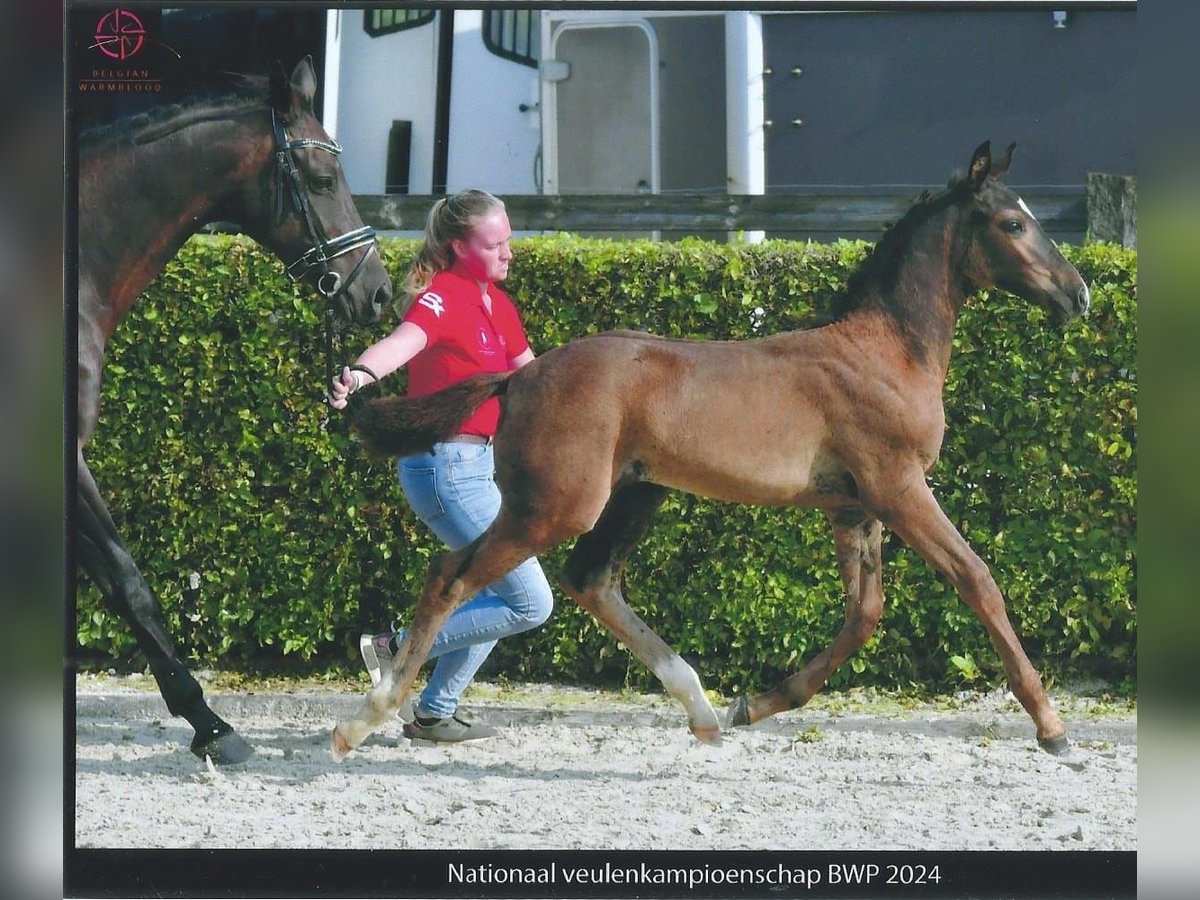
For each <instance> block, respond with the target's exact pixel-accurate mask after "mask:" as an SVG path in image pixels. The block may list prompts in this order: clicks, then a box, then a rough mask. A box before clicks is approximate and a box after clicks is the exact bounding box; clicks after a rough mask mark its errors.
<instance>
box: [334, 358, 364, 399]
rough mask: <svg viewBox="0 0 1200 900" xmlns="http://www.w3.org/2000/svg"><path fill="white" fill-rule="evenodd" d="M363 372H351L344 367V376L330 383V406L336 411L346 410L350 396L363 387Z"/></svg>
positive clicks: (347, 367)
mask: <svg viewBox="0 0 1200 900" xmlns="http://www.w3.org/2000/svg"><path fill="white" fill-rule="evenodd" d="M362 378H363V373H362V372H351V371H350V367H349V366H342V374H341V375H339V376H338V377H337V378H335V379H333V381H331V382H329V405H330V406H332V407H333V408H334V409H345V408H346V403H347V402H349V400H350V395H351V394H353V393H354V392H355V391H357V390H358V389H359V388H361V387H362Z"/></svg>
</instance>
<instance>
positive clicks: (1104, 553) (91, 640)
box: [78, 237, 1137, 691]
mask: <svg viewBox="0 0 1200 900" xmlns="http://www.w3.org/2000/svg"><path fill="white" fill-rule="evenodd" d="M381 250H382V254H383V257H384V260H385V263H386V264H387V266H388V268H389V270H390V271H391V272H392V273H393V277H395V278H396V279H397V281H399V280H400V278H401V277H402V275H403V271H404V269H405V266H406V265H407V262H408V260H409V259H410V258H411V255H412V253H413V252H414V250H415V245H414V244H413V243H412V242H410V241H404V240H389V241H385V242H384V243H383V245H382V248H381ZM866 250H867V245H866V244H863V243H861V242H838V243H833V244H803V243H796V242H784V241H772V242H766V243H763V244H759V245H755V246H735V245H723V244H712V243H707V242H702V241H696V240H686V241H682V242H679V243H665V244H663V243H651V242H609V241H601V240H584V239H579V238H574V237H559V238H529V239H525V240H522V241H519V242H518V243H517V251H516V252H517V256H516V260H515V262H514V266H513V270H512V274H511V275H510V279H509V282H508V285H507V287H508V288H509V289H510V291H511V292H512V293H513V295H514V296H515V297H516V298H517V299H518V302H519V304H520V306H521V308H522V311H523V315H524V318H525V321H526V326H527V329H528V332H529V335H530V339H531V341H532V342H533V345H534V347H535V349H536V350H546V349H549V348H550V347H553V346H556V345H558V344H560V343H563V342H565V341H568V340H570V339H572V338H575V337H579V336H581V335H584V334H589V333H593V332H597V331H601V330H605V329H609V328H617V327H621V328H639V329H644V330H647V331H651V332H655V333H659V334H666V335H678V336H691V337H707V338H735V339H736V338H744V337H748V336H751V335H753V334H755V333H769V332H775V331H779V330H784V329H790V328H796V327H801V326H802V325H803V324H804V323H806V322H807V321H809V320H810V319H811V316H812V315H813V314H814V312H819V311H820V310H822V309H823V308H824V307H825V306H826V305H827V304H828V301H829V300H830V298H831V297H832V296H833V294H834V293H835V292H836V291H837V290H838V288H839V287H840V286H841V285H842V284H843V283H844V281H845V278H846V276H847V274H848V272H849V271H850V269H851V268H852V267H853V266H854V264H855V263H856V262H857V261H858V260H860V259H861V258H862V257H863V255H864V254H865V252H866ZM1064 250H1065V251H1066V252H1067V253H1068V255H1069V256H1070V258H1071V260H1072V261H1073V262H1074V263H1075V264H1076V266H1077V267H1078V268H1079V269H1080V272H1081V274H1083V276H1084V278H1085V279H1087V280H1088V282H1089V283H1090V284H1091V286H1092V289H1093V298H1094V306H1093V311H1092V312H1091V314H1090V315H1089V316H1088V317H1087V318H1086V319H1084V320H1082V321H1080V322H1076V323H1075V324H1073V325H1072V326H1071V327H1070V328H1069V329H1068V330H1067V331H1066V332H1065V333H1064V332H1061V331H1058V330H1056V329H1054V328H1051V327H1048V325H1047V320H1046V317H1045V316H1044V315H1043V314H1042V313H1041V312H1040V311H1038V310H1036V309H1033V308H1031V307H1029V306H1028V305H1027V304H1024V303H1023V302H1021V301H1018V300H1016V299H1015V298H1012V297H1009V296H1007V295H1005V294H1002V293H1001V292H992V293H990V294H984V295H980V296H979V297H977V298H975V299H974V300H973V301H972V302H971V303H970V304H968V307H967V310H966V311H965V312H964V315H963V316H962V319H961V322H960V325H959V329H958V334H957V338H956V355H955V358H954V360H953V362H952V363H951V371H950V376H949V380H948V383H947V386H946V393H945V397H946V409H947V430H946V439H945V444H944V446H943V452H942V456H941V460H940V461H939V463H938V464H937V466H936V467H935V469H934V470H933V472H932V475H931V478H932V480H933V482H934V483H935V490H936V492H937V494H938V496H939V497H940V499H941V501H942V504H943V507H944V508H945V510H946V512H947V513H948V514H949V516H950V518H951V520H952V521H954V522H955V523H956V524H957V525H958V526H959V527H960V528H961V529H962V531H963V533H964V534H965V535H966V537H967V538H968V540H969V541H970V542H971V543H972V545H973V546H974V547H975V549H976V550H977V551H978V552H979V553H980V554H981V555H982V556H983V558H984V559H985V560H987V561H988V562H989V564H990V565H991V567H992V571H993V573H994V575H995V577H996V580H997V582H998V583H999V584H1000V586H1001V589H1002V590H1004V592H1005V594H1006V596H1007V598H1008V603H1009V610H1010V615H1011V616H1012V618H1013V621H1014V624H1015V625H1016V627H1017V629H1018V632H1019V633H1020V635H1021V636H1022V639H1023V641H1024V643H1025V646H1026V648H1027V649H1028V651H1029V653H1030V655H1031V656H1032V657H1033V658H1034V660H1035V662H1036V663H1037V664H1038V665H1040V666H1041V667H1042V668H1043V669H1045V670H1047V671H1049V672H1052V673H1054V672H1058V673H1066V672H1071V673H1075V674H1078V673H1084V674H1089V675H1095V676H1100V677H1104V678H1107V679H1110V680H1116V681H1125V682H1126V683H1127V684H1130V683H1132V680H1133V678H1134V677H1135V672H1136V588H1135V567H1136V551H1135V528H1136V518H1135V507H1136V503H1135V500H1136V488H1137V481H1136V424H1137V413H1136V406H1135V384H1136V374H1135V372H1136V370H1135V366H1136V362H1135V353H1136V329H1135V323H1136V287H1135V285H1136V276H1137V258H1136V254H1135V253H1134V252H1131V251H1125V250H1122V249H1120V248H1117V247H1114V246H1111V245H1103V244H1096V245H1089V246H1086V247H1066V248H1064ZM317 310H318V304H317V300H316V298H315V297H314V296H312V295H310V294H308V293H306V292H304V291H301V290H298V289H296V288H295V287H293V286H292V285H291V284H290V283H288V282H287V280H286V279H285V278H284V277H283V274H282V271H281V266H280V264H279V263H278V262H277V261H276V260H275V259H274V258H273V257H270V256H268V255H266V254H265V253H264V252H263V251H261V250H259V249H258V248H257V247H256V246H254V245H253V244H251V243H250V242H248V241H247V240H245V239H240V238H230V237H209V238H195V239H193V240H192V241H191V242H189V244H188V245H187V246H186V247H185V248H184V249H183V251H182V252H181V253H180V254H179V256H178V257H177V258H176V259H175V260H174V261H173V262H172V263H171V265H170V266H169V268H168V269H167V271H166V272H164V273H163V274H162V275H161V276H160V277H159V278H158V279H157V280H156V281H155V283H154V284H153V285H152V286H151V287H150V289H149V290H148V291H147V292H146V295H145V296H144V297H143V298H142V299H141V301H140V302H139V303H138V304H137V305H136V307H135V309H134V311H133V313H132V314H131V315H130V317H129V321H127V322H126V323H125V324H124V326H123V327H122V328H121V329H120V330H119V331H118V333H117V335H116V337H114V339H113V341H112V343H111V345H110V349H109V362H108V367H107V372H106V383H105V388H104V406H103V409H102V418H101V425H100V428H99V430H98V433H97V435H96V437H95V438H94V439H93V442H92V444H91V446H90V448H89V459H90V461H91V465H92V468H93V471H94V473H95V475H96V478H97V481H98V483H99V484H100V487H101V490H102V492H103V493H104V494H105V496H106V497H108V498H110V502H111V505H112V511H113V515H114V518H115V520H116V522H117V525H118V528H119V529H120V530H121V532H122V533H123V535H124V536H125V537H126V539H127V541H128V543H129V544H130V547H131V548H132V550H133V553H134V555H135V558H136V559H138V560H139V562H140V564H141V566H142V567H143V571H144V572H145V574H146V576H147V578H148V579H149V581H150V582H151V584H152V585H153V586H154V587H155V589H156V590H157V591H158V593H159V595H160V597H161V598H162V601H163V604H164V606H165V608H166V612H167V617H168V620H169V624H170V627H171V629H172V632H173V633H174V634H176V635H178V636H180V637H181V639H182V643H184V644H185V646H186V647H187V648H188V649H189V651H190V652H191V653H192V654H194V655H195V656H196V657H197V658H198V659H199V660H200V661H202V662H203V663H204V664H206V665H220V666H228V667H242V666H256V667H257V666H262V665H264V664H266V665H282V664H290V665H292V667H295V666H296V665H297V664H302V665H303V666H304V667H314V668H322V667H327V666H328V665H330V664H331V663H335V664H340V663H346V662H349V661H350V657H351V652H350V651H349V650H348V649H347V647H346V644H345V642H344V634H345V633H346V632H348V631H351V630H353V629H356V628H357V627H358V626H360V625H361V626H366V625H377V624H380V623H383V622H386V621H388V620H389V619H392V618H394V617H395V618H400V619H401V620H403V619H404V618H405V616H407V615H408V614H410V613H411V607H412V602H413V600H414V598H415V597H416V595H417V594H418V592H419V588H420V585H421V584H422V582H423V579H424V576H425V573H426V570H427V567H428V565H429V562H430V559H431V557H432V556H433V555H434V554H435V553H436V552H437V551H438V549H439V548H438V545H437V542H436V540H435V539H433V538H432V536H431V535H430V534H429V533H428V532H427V530H426V529H425V528H424V526H423V525H421V523H420V522H419V521H418V520H416V518H415V517H414V516H413V515H412V514H411V512H409V510H408V509H407V506H406V505H405V503H404V500H403V497H402V495H401V494H400V491H399V488H398V487H397V486H396V485H395V481H394V476H393V472H392V469H391V466H390V465H388V464H386V463H381V462H371V461H369V460H367V459H366V458H364V456H363V455H362V454H361V453H360V452H359V451H358V449H357V446H356V445H355V444H354V442H353V441H352V440H351V439H350V438H349V437H348V436H347V434H346V431H345V428H344V423H343V422H342V421H341V420H340V419H337V418H335V419H334V420H333V421H332V422H330V423H329V424H328V427H326V424H325V420H326V409H325V407H324V405H323V404H322V402H321V381H322V378H323V374H322V373H323V368H324V363H323V357H322V337H321V332H320V322H319V316H318V311H317ZM388 327H390V326H389V325H388V324H384V325H381V326H379V327H378V328H376V329H373V330H370V331H369V332H361V331H360V332H359V333H356V334H352V335H350V336H349V338H348V343H347V348H346V351H345V355H346V357H347V359H349V358H352V357H353V356H354V355H356V354H357V353H358V352H359V350H360V349H361V348H362V347H365V346H366V345H367V344H368V343H369V342H370V341H372V340H374V339H375V338H377V337H378V336H381V335H382V334H383V333H385V331H386V329H387V328H388ZM756 327H757V329H758V331H757V332H756V330H755V329H756ZM399 385H400V381H398V380H396V383H395V384H393V385H391V389H392V390H396V389H398V388H399ZM567 549H569V548H567V547H563V548H559V549H558V550H556V551H554V552H553V553H551V554H548V555H547V556H546V557H545V558H544V560H543V562H544V563H545V565H546V567H547V569H548V571H549V572H550V574H551V577H552V579H553V577H554V574H555V572H556V570H557V569H558V567H559V566H560V564H561V562H562V560H563V559H564V558H565V553H566V550H567ZM884 556H885V564H886V569H885V588H886V593H887V598H888V606H887V610H886V612H885V616H884V622H883V624H882V626H881V627H880V629H879V630H878V632H877V634H876V635H875V636H874V637H873V638H872V639H871V641H870V642H869V643H868V645H867V647H866V648H865V649H864V650H863V651H862V652H860V653H858V654H856V655H855V656H854V657H853V658H852V659H851V660H850V661H849V662H848V663H847V664H846V665H845V666H844V667H843V668H842V670H840V671H839V672H838V673H836V674H835V676H834V678H833V679H832V683H833V684H834V685H835V686H837V685H847V684H850V683H853V684H879V685H886V686H893V687H902V686H907V685H910V684H913V685H917V686H920V687H923V688H927V689H934V688H945V687H948V686H953V685H955V684H959V683H962V682H963V681H964V680H967V681H969V680H973V679H986V680H990V681H996V680H999V679H1001V678H1002V673H1001V670H1000V667H999V663H998V660H997V658H996V656H995V654H994V652H993V651H992V649H991V645H990V643H989V641H988V638H987V635H986V633H985V631H984V629H983V627H982V625H981V624H980V622H979V621H978V620H977V619H976V618H975V616H974V614H973V613H972V612H971V611H970V610H969V609H968V608H967V607H966V605H965V604H963V603H962V602H961V601H960V600H959V599H958V598H957V596H956V595H955V594H954V593H953V591H952V590H951V589H950V588H949V586H948V585H947V583H946V582H945V580H944V579H943V578H941V577H940V576H939V575H938V574H937V573H935V572H934V571H933V570H931V569H930V568H929V567H928V566H926V565H925V564H924V563H923V562H922V561H921V560H920V559H919V558H918V557H917V556H916V554H915V553H913V552H912V551H911V550H909V549H908V548H907V547H905V546H904V545H902V544H900V543H899V542H898V541H897V540H895V538H894V537H892V536H890V535H889V536H888V537H887V538H886V539H885V547H884ZM191 572H196V573H198V574H199V576H200V590H199V592H198V595H195V594H191V593H188V592H187V591H186V586H187V577H188V574H189V573H191ZM627 582H628V590H627V596H628V598H629V600H630V603H631V605H632V606H633V607H634V608H635V609H637V610H638V611H639V612H640V613H641V614H642V615H643V616H644V617H645V619H646V620H647V622H648V623H649V624H650V625H651V626H652V627H653V628H655V630H656V631H657V632H658V633H659V634H660V635H661V636H662V637H663V638H664V639H665V640H666V641H667V642H668V643H670V644H671V645H672V646H674V647H675V648H676V649H677V650H679V651H680V652H681V653H682V654H684V655H685V656H686V657H688V658H689V659H690V660H692V661H693V663H694V664H695V665H697V667H698V670H699V671H700V673H701V675H702V677H703V678H704V680H705V683H706V684H707V685H708V686H709V687H712V688H717V689H720V690H724V691H732V690H738V689H754V688H760V687H763V686H766V685H769V684H771V683H773V682H774V681H776V680H777V679H778V678H779V677H780V676H781V675H782V674H785V673H787V672H789V671H792V670H794V669H795V668H797V667H798V665H799V664H800V662H801V661H802V660H805V659H807V658H808V657H810V656H811V655H813V654H814V653H816V652H818V651H819V650H820V649H821V648H822V647H824V646H825V645H826V644H828V643H829V641H830V640H832V638H833V636H834V635H835V634H836V633H837V631H838V629H839V627H840V625H841V620H842V600H841V596H840V583H839V580H838V576H837V570H836V566H835V562H834V556H833V547H832V542H831V539H830V535H829V530H828V527H827V524H826V521H825V518H824V516H823V515H822V514H820V513H817V512H815V511H811V510H777V509H762V508H751V507H740V506H732V505H728V504H722V503H716V502H712V501H708V500H704V499H699V498H695V497H690V496H686V495H679V494H673V495H672V496H671V497H670V499H669V500H668V502H667V504H666V506H665V507H664V509H663V511H662V513H661V514H660V516H659V519H658V521H657V524H656V526H655V528H654V530H653V531H652V532H651V534H650V536H649V537H648V538H647V539H646V541H645V542H644V543H643V544H642V546H641V547H640V548H639V550H638V551H637V552H636V553H635V555H634V557H633V559H632V560H631V562H630V565H629V567H628V569H627ZM81 583H82V584H83V586H82V587H81V590H80V594H79V597H78V636H79V640H80V642H81V644H82V645H83V646H84V648H86V651H87V653H88V655H91V656H92V657H93V658H99V659H102V660H110V659H116V660H118V661H120V662H122V663H124V664H129V663H134V664H136V659H137V657H136V654H135V649H134V644H133V641H132V639H131V637H130V636H129V632H128V630H127V629H126V628H125V627H124V625H123V624H122V623H121V622H120V621H118V620H116V619H115V617H113V616H112V615H111V614H110V613H108V612H107V610H106V609H105V608H104V607H103V605H102V603H101V601H100V597H99V593H98V591H96V590H95V589H94V588H92V587H91V586H89V585H87V584H86V582H81ZM558 596H559V600H560V602H559V604H558V606H557V608H556V612H555V614H554V615H553V616H552V618H551V620H550V621H549V622H548V623H547V624H546V625H545V626H544V627H543V628H541V629H539V630H537V631H536V632H533V633H531V634H528V635H524V636H521V637H517V638H512V639H510V640H506V641H502V642H501V643H500V645H499V646H498V648H497V650H496V652H495V653H494V654H493V656H492V658H491V659H490V660H489V662H488V664H487V667H486V668H485V670H484V674H485V675H486V674H490V675H499V674H504V675H507V676H509V677H513V678H528V679H554V680H559V681H567V682H583V683H604V684H613V683H618V682H624V683H627V684H630V685H632V686H635V687H649V686H653V685H655V684H656V682H655V681H654V679H653V676H652V675H650V674H649V673H648V672H647V671H646V670H645V669H644V668H643V667H642V666H641V665H640V664H639V663H637V661H636V660H631V659H630V657H629V656H628V654H627V653H625V651H624V649H623V648H621V647H620V646H618V645H617V643H616V642H615V641H614V640H613V639H612V638H611V637H610V636H609V635H608V634H607V632H605V631H604V630H603V629H602V628H600V627H599V626H598V625H596V623H595V622H594V621H593V620H592V619H591V618H590V617H589V616H587V615H586V614H585V613H583V612H582V611H580V610H579V609H577V608H576V607H575V606H574V604H572V603H570V601H566V600H564V599H563V598H562V595H561V594H559V595H558Z"/></svg>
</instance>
